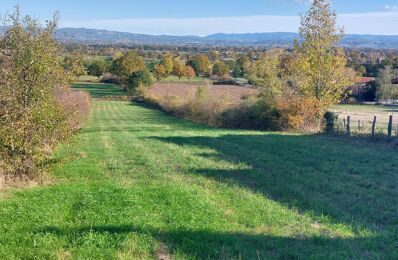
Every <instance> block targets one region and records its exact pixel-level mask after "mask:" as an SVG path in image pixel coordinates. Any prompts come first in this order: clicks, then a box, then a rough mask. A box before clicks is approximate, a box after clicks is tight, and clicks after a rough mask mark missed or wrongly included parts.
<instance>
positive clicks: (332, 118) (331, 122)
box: [323, 111, 338, 134]
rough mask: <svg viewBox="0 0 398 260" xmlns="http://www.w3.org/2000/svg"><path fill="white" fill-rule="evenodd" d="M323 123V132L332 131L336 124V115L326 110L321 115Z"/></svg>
mask: <svg viewBox="0 0 398 260" xmlns="http://www.w3.org/2000/svg"><path fill="white" fill-rule="evenodd" d="M323 119H324V125H325V132H326V133H328V134H330V133H333V132H334V128H335V126H336V124H337V119H338V116H337V115H336V114H335V113H333V112H329V111H328V112H326V113H325V115H324V116H323Z"/></svg>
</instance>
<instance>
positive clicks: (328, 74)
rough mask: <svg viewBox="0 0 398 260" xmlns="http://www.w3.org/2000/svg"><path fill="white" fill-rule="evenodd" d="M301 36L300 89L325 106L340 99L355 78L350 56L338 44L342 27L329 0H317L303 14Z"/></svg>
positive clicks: (298, 71)
mask: <svg viewBox="0 0 398 260" xmlns="http://www.w3.org/2000/svg"><path fill="white" fill-rule="evenodd" d="M300 35H301V37H302V39H303V42H302V43H297V42H296V46H295V50H296V52H297V54H298V57H299V59H298V60H297V61H298V62H297V63H296V65H297V66H296V68H295V69H296V71H295V73H294V74H296V75H298V76H299V78H300V84H299V89H300V91H301V92H302V93H303V94H304V95H305V96H308V97H315V98H316V99H317V100H319V101H320V102H321V103H323V104H324V105H325V106H328V105H331V104H333V103H335V102H338V101H340V100H341V98H342V97H343V94H344V93H345V91H346V89H347V86H350V84H352V80H353V79H352V78H350V77H349V76H347V74H346V63H347V59H346V57H345V54H344V51H343V50H342V49H341V48H339V47H338V44H339V42H340V40H341V38H342V35H343V29H342V28H339V27H337V26H336V13H335V12H334V11H332V10H331V8H330V5H329V3H328V2H327V1H326V0H314V3H313V5H312V7H311V9H310V10H309V12H308V13H307V14H306V15H305V16H302V17H301V27H300Z"/></svg>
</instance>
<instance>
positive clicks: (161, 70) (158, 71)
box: [153, 64, 167, 81]
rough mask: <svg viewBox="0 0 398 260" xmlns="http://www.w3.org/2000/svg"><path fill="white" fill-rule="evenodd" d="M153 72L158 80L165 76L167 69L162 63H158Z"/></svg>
mask: <svg viewBox="0 0 398 260" xmlns="http://www.w3.org/2000/svg"><path fill="white" fill-rule="evenodd" d="M153 73H154V74H155V77H156V79H157V80H158V81H159V80H161V79H163V78H165V77H166V76H167V69H166V67H165V66H164V65H163V64H158V65H156V66H155V69H154V71H153Z"/></svg>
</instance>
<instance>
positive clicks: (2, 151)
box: [0, 10, 87, 178]
mask: <svg viewBox="0 0 398 260" xmlns="http://www.w3.org/2000/svg"><path fill="white" fill-rule="evenodd" d="M9 18H10V24H11V26H9V27H7V29H6V31H5V33H4V34H3V37H2V38H1V39H0V49H1V53H0V63H1V66H0V174H1V175H3V177H4V176H9V178H13V177H17V176H18V177H21V176H30V177H34V174H35V173H37V171H38V169H39V165H41V163H43V162H44V161H45V160H46V159H47V158H48V155H49V154H50V153H51V151H52V149H53V148H54V147H55V146H56V145H57V144H59V143H60V142H61V141H63V140H65V139H66V138H68V137H69V136H70V135H71V134H72V132H73V130H74V129H76V128H77V127H79V126H78V124H76V123H74V122H72V121H71V120H72V118H73V120H78V117H76V115H75V114H74V113H73V112H74V109H73V108H72V107H71V106H70V105H69V102H74V101H75V100H76V102H78V103H79V102H80V103H85V102H86V101H84V102H82V101H81V100H80V101H77V99H81V97H82V95H81V94H77V93H76V94H75V93H74V94H72V93H71V92H70V93H69V94H67V95H66V94H62V95H58V96H59V97H61V98H57V97H56V93H57V92H58V93H61V92H59V91H57V90H61V89H63V90H65V91H66V89H68V85H69V83H70V81H69V76H68V75H67V73H66V72H65V70H64V68H63V66H62V63H61V60H60V59H59V57H60V56H61V50H60V47H59V44H58V43H56V42H55V41H54V39H53V35H54V32H55V29H56V25H57V20H56V19H54V20H53V21H50V22H48V23H47V26H46V27H45V28H42V27H40V26H38V22H37V21H36V20H35V19H32V18H31V17H29V16H27V17H24V18H23V19H21V17H20V16H19V10H17V11H16V12H15V14H14V15H11V16H10V17H9ZM65 93H67V92H65ZM65 95H66V96H67V97H65ZM69 98H70V99H71V100H69ZM67 103H68V105H66V104H67ZM77 106H78V107H79V106H80V105H79V104H78V105H77ZM86 113H87V112H86Z"/></svg>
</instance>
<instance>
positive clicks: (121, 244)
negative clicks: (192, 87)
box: [0, 86, 398, 259]
mask: <svg viewBox="0 0 398 260" xmlns="http://www.w3.org/2000/svg"><path fill="white" fill-rule="evenodd" d="M90 87H91V86H87V88H90ZM104 91H105V92H108V91H109V90H106V89H104ZM53 161H54V162H53V165H52V166H51V167H50V168H51V169H50V170H49V175H50V179H51V180H52V183H51V184H46V185H42V186H36V187H33V188H26V189H11V188H9V189H6V190H2V191H1V192H2V195H1V196H0V198H1V199H0V259H19V258H22V259H46V258H50V259H53V258H59V259H98V258H102V259H137V258H138V259H146V258H147V259H156V258H158V259H159V258H162V257H164V256H168V255H171V256H172V257H173V258H175V259H232V258H234V259H265V258H283V259H287V258H292V259H298V258H318V259H321V258H322V259H324V258H333V259H339V258H355V259H358V258H365V259H366V258H367V259H375V258H376V259H377V258H379V259H380V258H390V259H396V258H397V257H398V244H397V237H398V214H397V212H398V175H397V172H398V153H397V150H396V148H393V147H391V146H389V145H387V144H385V143H366V142H365V141H361V140H350V139H345V138H332V137H325V136H311V135H293V134H282V133H264V132H253V131H234V130H223V129H213V128H209V127H205V126H201V125H197V124H193V123H190V122H187V121H184V120H180V119H177V118H174V117H171V116H168V115H165V114H164V113H162V112H159V111H157V110H154V109H151V108H149V107H147V106H145V105H142V104H137V103H130V102H112V101H94V104H93V110H92V113H91V117H90V119H89V121H88V123H87V126H86V127H85V129H84V130H83V131H82V132H81V133H80V134H79V135H78V136H76V137H75V138H74V139H73V140H72V141H71V142H70V143H69V144H65V145H63V146H62V147H61V148H60V149H59V151H58V152H57V154H56V156H55V158H54V160H53Z"/></svg>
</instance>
